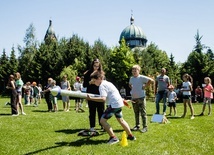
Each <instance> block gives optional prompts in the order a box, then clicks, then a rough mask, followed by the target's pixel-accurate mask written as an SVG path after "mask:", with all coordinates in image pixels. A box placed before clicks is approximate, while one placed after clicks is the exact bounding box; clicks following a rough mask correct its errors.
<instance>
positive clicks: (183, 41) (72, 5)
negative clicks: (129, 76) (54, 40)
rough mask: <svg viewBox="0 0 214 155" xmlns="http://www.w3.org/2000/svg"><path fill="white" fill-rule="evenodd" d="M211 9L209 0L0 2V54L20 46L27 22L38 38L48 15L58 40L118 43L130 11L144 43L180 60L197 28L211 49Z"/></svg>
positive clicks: (212, 4)
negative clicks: (145, 39) (34, 29)
mask: <svg viewBox="0 0 214 155" xmlns="http://www.w3.org/2000/svg"><path fill="white" fill-rule="evenodd" d="M213 7H214V1H213V0H206V1H202V0H149V1H148V0H132V1H131V0H129V1H128V0H108V1H101V0H90V1H89V0H78V1H76V0H5V1H1V2H0V19H1V24H0V52H1V53H0V55H1V54H2V51H3V49H5V50H6V52H7V53H10V51H11V48H12V46H14V47H15V48H16V47H17V45H21V46H24V42H23V39H24V36H25V33H26V29H27V28H28V27H29V25H30V24H31V23H33V25H34V26H35V28H36V38H37V40H38V41H39V42H42V40H43V38H44V35H45V33H46V30H47V28H48V25H49V20H50V19H51V20H52V22H53V28H54V30H55V33H56V35H57V37H58V38H62V37H66V38H69V37H71V36H72V35H73V34H78V36H79V37H81V38H83V39H84V40H85V41H87V42H89V43H90V44H91V45H92V44H93V43H94V41H95V40H97V39H101V40H102V41H103V42H104V44H106V45H107V46H108V47H113V46H117V45H118V40H119V37H120V34H121V32H122V30H123V29H124V28H126V27H127V26H129V25H130V17H131V10H133V16H134V18H135V23H134V24H135V25H137V26H140V27H141V28H142V30H143V31H144V33H145V35H146V36H147V39H148V42H147V44H149V43H151V42H153V43H155V44H156V45H158V47H159V49H161V50H164V51H166V52H167V54H168V55H170V54H171V53H172V54H173V55H174V57H175V61H176V62H184V61H186V59H187V57H188V55H189V53H190V52H191V51H192V49H193V46H194V45H195V39H194V36H195V35H196V33H197V29H198V30H199V33H200V35H203V38H202V43H203V44H205V45H207V46H209V47H210V48H211V49H212V50H213V51H214V18H213V15H214V9H213ZM16 51H17V50H16ZM17 54H18V52H17Z"/></svg>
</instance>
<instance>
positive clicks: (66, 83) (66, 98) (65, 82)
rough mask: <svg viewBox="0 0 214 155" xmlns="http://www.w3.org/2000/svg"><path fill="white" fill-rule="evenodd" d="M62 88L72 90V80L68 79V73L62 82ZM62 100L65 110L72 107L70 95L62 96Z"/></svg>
mask: <svg viewBox="0 0 214 155" xmlns="http://www.w3.org/2000/svg"><path fill="white" fill-rule="evenodd" d="M61 89H63V90H71V87H70V82H69V81H68V80H67V75H64V76H63V80H62V82H61ZM62 102H63V110H64V111H66V112H68V111H69V109H70V100H69V96H62Z"/></svg>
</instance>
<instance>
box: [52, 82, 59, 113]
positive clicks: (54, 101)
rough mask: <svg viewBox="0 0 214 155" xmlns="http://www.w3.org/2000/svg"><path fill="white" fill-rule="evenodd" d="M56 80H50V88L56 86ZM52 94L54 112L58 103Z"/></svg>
mask: <svg viewBox="0 0 214 155" xmlns="http://www.w3.org/2000/svg"><path fill="white" fill-rule="evenodd" d="M56 87H57V86H56V81H55V80H52V82H51V89H54V88H56ZM51 96H52V103H53V111H54V112H57V111H58V105H57V97H56V96H53V95H51Z"/></svg>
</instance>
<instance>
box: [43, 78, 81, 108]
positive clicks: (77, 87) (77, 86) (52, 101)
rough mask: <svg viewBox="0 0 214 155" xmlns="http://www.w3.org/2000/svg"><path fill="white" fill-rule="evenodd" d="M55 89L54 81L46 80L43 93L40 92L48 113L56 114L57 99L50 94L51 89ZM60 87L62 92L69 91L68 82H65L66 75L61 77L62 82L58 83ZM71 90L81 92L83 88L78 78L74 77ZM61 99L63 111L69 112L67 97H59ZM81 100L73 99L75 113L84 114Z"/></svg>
mask: <svg viewBox="0 0 214 155" xmlns="http://www.w3.org/2000/svg"><path fill="white" fill-rule="evenodd" d="M55 87H57V85H56V81H55V80H53V79H52V78H48V84H47V86H46V87H45V89H44V91H42V94H44V96H45V100H46V103H47V105H48V111H49V112H52V111H53V112H57V111H58V104H57V97H55V96H53V95H52V94H51V89H54V88H55ZM60 87H61V89H63V90H71V85H70V82H69V81H68V80H67V75H64V76H63V80H62V81H61V82H60ZM73 90H74V91H83V86H82V83H81V79H80V77H78V76H77V77H76V82H75V83H74V84H73ZM61 97H62V103H63V110H64V111H65V112H68V111H70V98H69V96H61ZM82 103H83V100H82V99H80V98H75V110H76V112H84V110H83V109H82V108H81V107H82Z"/></svg>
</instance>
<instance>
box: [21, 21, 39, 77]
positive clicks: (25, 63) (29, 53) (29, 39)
mask: <svg viewBox="0 0 214 155" xmlns="http://www.w3.org/2000/svg"><path fill="white" fill-rule="evenodd" d="M24 43H25V47H21V46H18V50H19V52H20V56H19V58H18V60H19V68H18V70H19V71H20V72H21V75H22V77H23V80H24V81H26V80H33V79H34V78H35V77H32V76H31V75H32V73H33V68H34V65H35V64H36V63H35V55H36V53H37V52H38V50H37V41H36V37H35V28H34V26H33V24H30V26H29V28H28V29H27V30H26V34H25V37H24Z"/></svg>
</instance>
